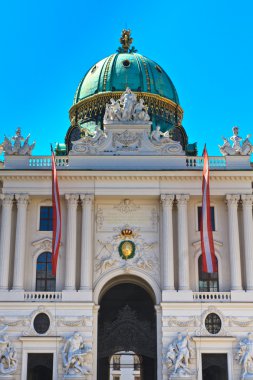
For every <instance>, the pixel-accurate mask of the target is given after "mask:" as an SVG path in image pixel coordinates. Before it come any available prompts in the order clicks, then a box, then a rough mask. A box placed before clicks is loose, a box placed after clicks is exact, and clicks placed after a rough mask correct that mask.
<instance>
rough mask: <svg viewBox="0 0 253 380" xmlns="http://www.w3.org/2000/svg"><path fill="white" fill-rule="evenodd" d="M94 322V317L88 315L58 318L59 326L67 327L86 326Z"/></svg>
mask: <svg viewBox="0 0 253 380" xmlns="http://www.w3.org/2000/svg"><path fill="white" fill-rule="evenodd" d="M91 324H92V317H86V316H85V315H84V316H82V317H81V318H77V319H74V320H73V319H72V320H70V319H69V318H58V320H57V326H58V327H62V326H67V327H85V326H91Z"/></svg>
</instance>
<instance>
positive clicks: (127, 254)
mask: <svg viewBox="0 0 253 380" xmlns="http://www.w3.org/2000/svg"><path fill="white" fill-rule="evenodd" d="M119 254H120V256H121V258H122V259H124V260H129V259H132V258H133V257H134V255H135V244H134V242H132V241H131V240H125V241H122V242H121V243H120V245H119Z"/></svg>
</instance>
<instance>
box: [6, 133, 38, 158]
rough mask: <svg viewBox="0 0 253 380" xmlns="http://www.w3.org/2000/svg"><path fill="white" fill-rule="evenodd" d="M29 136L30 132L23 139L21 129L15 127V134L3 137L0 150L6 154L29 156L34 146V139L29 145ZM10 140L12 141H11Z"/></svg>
mask: <svg viewBox="0 0 253 380" xmlns="http://www.w3.org/2000/svg"><path fill="white" fill-rule="evenodd" d="M29 138H30V134H29V135H28V136H27V137H26V139H25V138H24V137H23V136H22V134H21V129H20V128H17V129H16V134H15V135H14V136H13V137H11V139H9V138H8V137H6V136H5V137H4V142H3V143H2V144H0V147H1V150H2V151H4V152H5V155H6V156H13V155H16V156H30V155H31V154H32V151H33V149H34V147H35V141H34V142H33V143H32V144H31V145H29ZM12 141H14V142H13V143H12ZM23 141H24V142H23ZM22 142H23V143H22Z"/></svg>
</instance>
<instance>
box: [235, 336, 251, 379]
mask: <svg viewBox="0 0 253 380" xmlns="http://www.w3.org/2000/svg"><path fill="white" fill-rule="evenodd" d="M239 345H240V347H239V349H238V351H237V354H236V359H237V360H238V361H239V363H240V364H241V365H242V368H243V372H242V376H241V379H248V380H249V379H251V380H252V379H253V333H252V332H250V333H248V336H247V338H244V339H242V340H241V341H240V342H239Z"/></svg>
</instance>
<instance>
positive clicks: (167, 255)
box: [161, 194, 175, 290]
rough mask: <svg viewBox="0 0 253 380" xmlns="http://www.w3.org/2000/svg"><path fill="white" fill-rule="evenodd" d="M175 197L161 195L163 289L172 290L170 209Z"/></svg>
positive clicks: (172, 256) (171, 224) (171, 227)
mask: <svg viewBox="0 0 253 380" xmlns="http://www.w3.org/2000/svg"><path fill="white" fill-rule="evenodd" d="M174 198H175V196H174V195H172V194H162V195H161V204H162V234H163V236H162V242H163V260H162V262H163V289H164V290H174V289H175V286H174V248H173V223H172V207H173V202H174Z"/></svg>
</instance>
